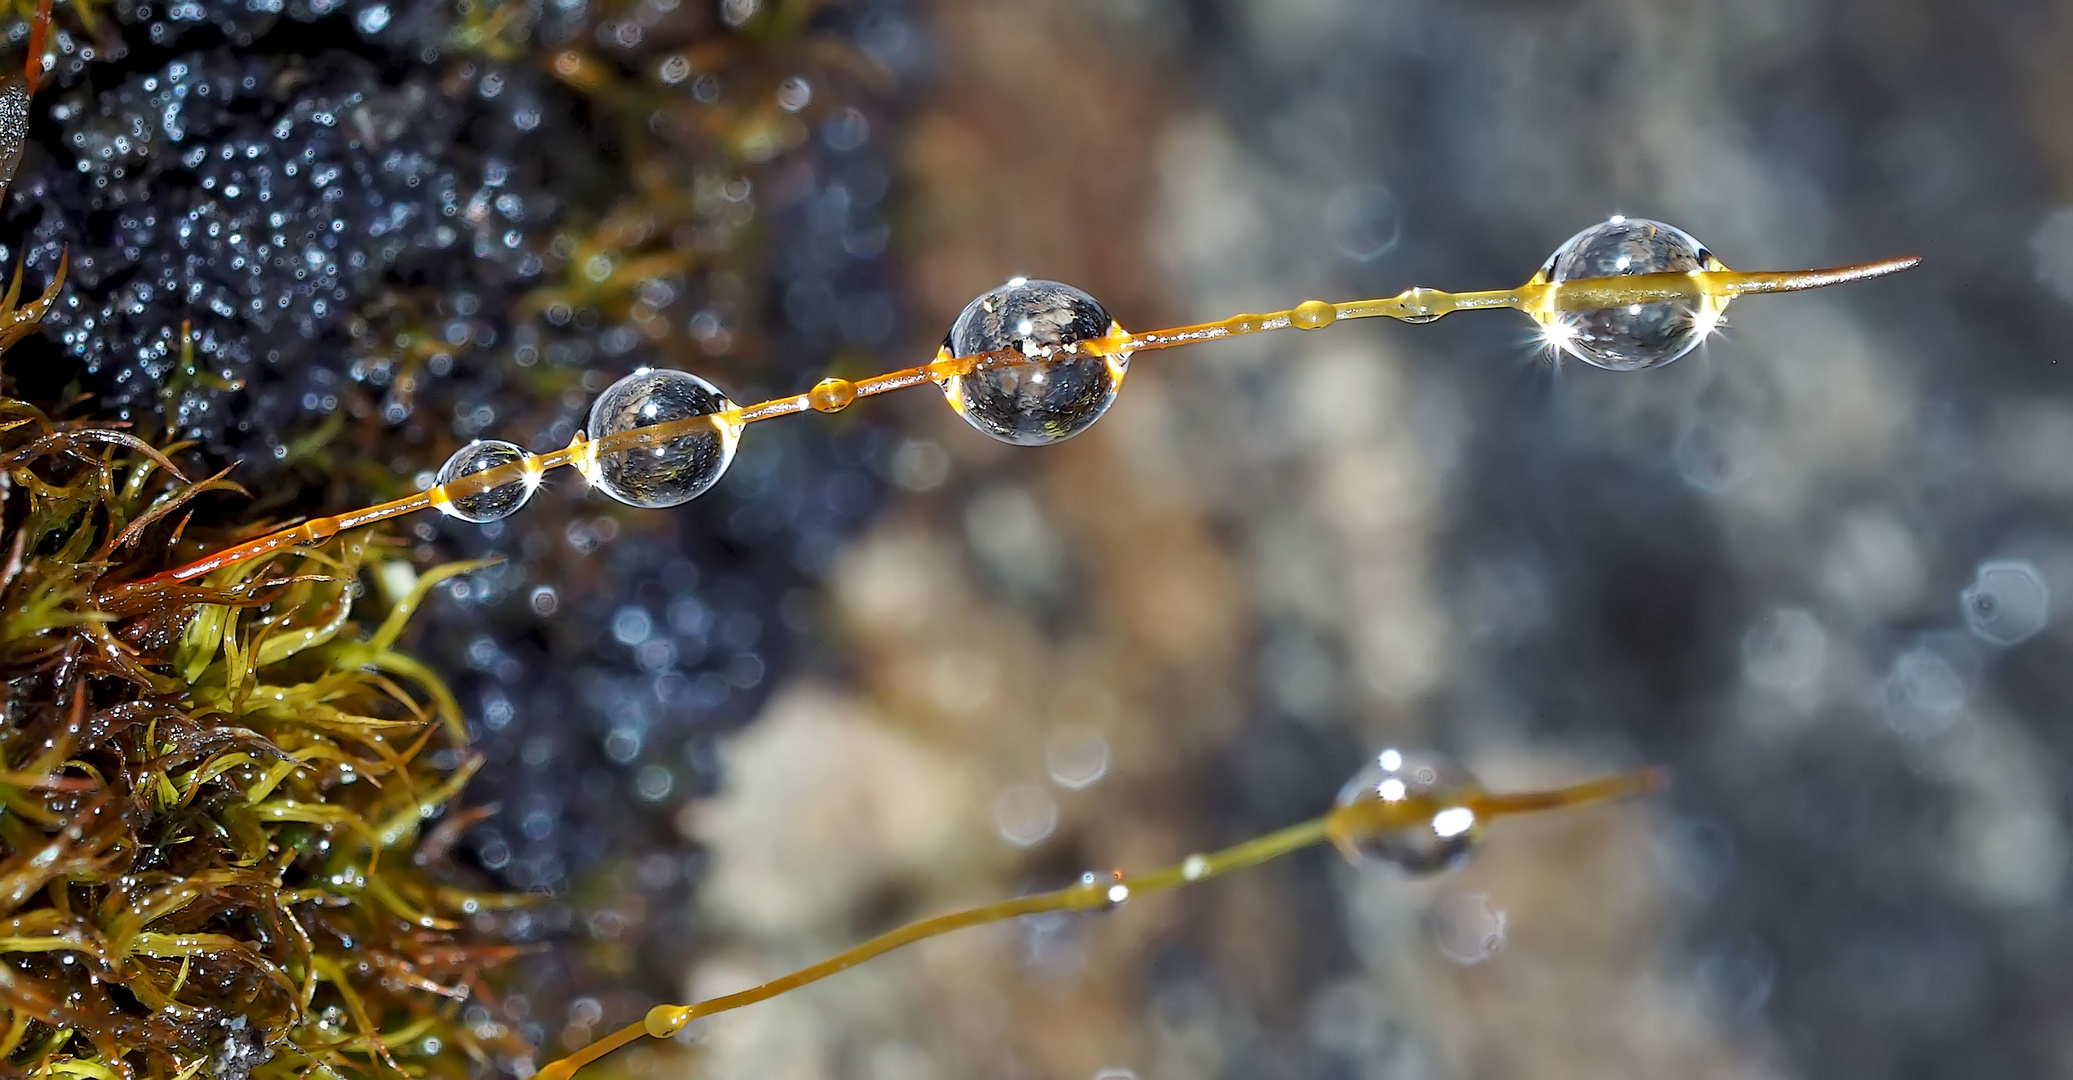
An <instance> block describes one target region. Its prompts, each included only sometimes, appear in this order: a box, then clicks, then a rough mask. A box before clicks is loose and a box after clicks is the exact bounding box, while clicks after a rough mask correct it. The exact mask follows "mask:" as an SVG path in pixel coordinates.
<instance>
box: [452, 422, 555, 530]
mask: <svg viewBox="0 0 2073 1080" xmlns="http://www.w3.org/2000/svg"><path fill="white" fill-rule="evenodd" d="M525 458H526V453H525V449H524V448H523V447H520V446H517V445H515V444H513V443H507V442H503V441H501V440H497V439H477V440H475V441H474V442H471V443H469V444H468V445H466V446H463V447H461V448H460V449H459V450H456V451H454V455H453V456H452V457H450V458H447V459H446V464H444V465H441V466H440V467H439V475H438V476H437V477H436V478H435V479H436V482H437V483H438V484H439V486H440V487H441V488H446V487H449V486H452V485H455V484H456V483H457V482H458V481H460V480H462V479H463V478H464V477H469V476H473V475H475V474H476V473H480V472H486V471H488V470H490V469H495V468H498V467H501V466H511V467H512V469H511V474H512V475H511V479H509V480H506V481H504V482H503V483H499V484H497V485H496V486H494V487H491V488H487V489H485V490H482V491H476V492H472V493H468V494H458V493H456V494H450V495H448V497H447V498H446V499H445V500H444V501H442V502H441V503H439V509H440V510H441V511H443V512H445V513H447V514H451V515H453V516H454V517H457V518H460V519H461V520H462V521H473V522H485V521H498V520H501V519H503V518H507V517H510V516H511V515H512V514H515V513H517V512H518V510H519V508H520V507H522V506H524V505H525V504H526V500H527V499H530V498H532V497H533V492H534V491H535V490H537V489H538V488H539V486H540V474H539V473H538V472H537V471H534V470H530V469H525V468H523V466H522V465H521V464H520V463H522V462H523V461H525Z"/></svg>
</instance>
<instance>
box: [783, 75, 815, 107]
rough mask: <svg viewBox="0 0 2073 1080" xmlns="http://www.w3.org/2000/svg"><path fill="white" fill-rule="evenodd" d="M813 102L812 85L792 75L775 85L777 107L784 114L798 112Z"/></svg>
mask: <svg viewBox="0 0 2073 1080" xmlns="http://www.w3.org/2000/svg"><path fill="white" fill-rule="evenodd" d="M812 101H813V84H812V83H810V82H807V81H806V80H805V79H802V78H800V77H798V76H797V75H794V76H792V77H790V78H788V79H786V80H785V81H783V82H781V83H778V84H777V105H778V108H781V109H783V110H784V111H786V112H798V111H799V110H801V109H803V108H805V107H806V106H807V105H808V104H809V103H811V102H812Z"/></svg>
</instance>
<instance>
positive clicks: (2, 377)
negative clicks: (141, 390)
mask: <svg viewBox="0 0 2073 1080" xmlns="http://www.w3.org/2000/svg"><path fill="white" fill-rule="evenodd" d="M56 292H57V286H56V285H53V286H52V289H51V291H50V292H48V293H46V294H45V295H44V296H43V297H41V298H39V299H37V300H34V301H30V302H26V303H24V302H22V297H21V296H20V295H19V282H18V280H17V287H16V289H15V290H12V291H10V292H9V293H8V294H7V295H6V297H5V299H4V302H0V710H4V712H0V716H4V721H0V1063H4V1064H0V1073H7V1074H17V1075H18V1074H23V1073H37V1074H41V1073H43V1072H44V1071H45V1070H48V1071H49V1073H50V1074H52V1075H69V1076H85V1077H120V1076H142V1077H179V1078H182V1080H185V1078H188V1077H194V1076H209V1075H213V1076H216V1077H222V1078H234V1080H244V1078H246V1077H273V1076H279V1077H287V1076H300V1075H305V1074H307V1073H309V1072H311V1071H312V1070H313V1069H315V1070H316V1071H317V1073H318V1075H323V1071H322V1070H323V1069H327V1068H328V1069H329V1070H331V1071H332V1072H333V1073H335V1074H340V1075H347V1076H351V1075H372V1074H377V1073H378V1074H382V1075H393V1074H394V1073H395V1072H396V1071H397V1070H399V1069H400V1070H403V1071H406V1072H408V1073H410V1074H414V1075H424V1076H463V1075H467V1074H469V1073H470V1071H471V1070H474V1069H477V1068H479V1066H480V1065H481V1064H482V1063H494V1062H496V1061H498V1060H503V1061H506V1062H509V1061H513V1060H516V1059H517V1058H519V1057H521V1056H523V1054H524V1053H525V1048H524V1047H523V1046H522V1045H520V1044H519V1043H518V1041H517V1040H516V1039H515V1037H514V1036H513V1035H512V1034H511V1033H509V1032H508V1031H507V1030H505V1029H504V1028H502V1027H500V1026H498V1025H497V1024H495V1023H493V1022H491V1020H490V1019H489V1016H490V1012H489V1011H488V1010H487V1009H484V1008H481V1007H480V1005H479V1004H478V1003H479V1002H480V1001H481V1000H482V999H484V998H486V997H487V996H488V989H487V987H486V986H485V985H484V983H483V981H482V972H483V969H484V967H485V966H486V965H488V964H490V963H493V962H495V961H497V960H499V959H502V958H504V957H505V956H507V955H508V954H509V953H510V952H511V951H512V950H511V949H509V948H508V947H503V946H498V945H495V944H492V943H487V942H485V941H484V940H483V935H482V934H480V933H471V932H470V930H471V928H473V927H476V926H492V925H493V923H494V914H493V912H494V911H495V910H496V909H498V908H501V907H507V906H509V904H510V903H511V901H510V900H509V898H504V897H498V896H493V895H482V894H477V893H472V892H469V891H466V890H465V889H464V888H462V887H459V886H457V885H456V884H454V879H455V874H454V873H453V872H452V870H451V868H450V867H449V866H448V865H447V863H446V861H445V858H444V854H445V852H446V850H447V848H448V846H449V845H450V844H451V843H452V842H453V840H454V839H455V838H456V836H457V835H458V833H459V831H460V829H461V828H463V827H464V826H465V825H466V823H467V822H466V820H465V816H464V815H460V814H458V813H455V814H445V813H444V811H445V809H446V808H447V806H448V805H449V803H450V802H451V801H452V800H453V799H454V797H455V796H456V794H457V793H458V792H459V790H460V788H461V786H462V784H463V783H465V781H466V780H467V778H468V776H469V775H470V774H471V773H472V772H473V771H474V769H475V767H476V765H477V763H478V759H477V758H475V757H474V756H473V755H472V754H471V753H470V752H469V750H468V749H467V747H466V745H465V736H464V733H463V728H462V725H461V721H460V717H459V714H458V710H457V709H456V707H455V705H454V702H453V699H452V697H451V695H449V694H448V693H447V691H446V690H445V688H444V687H442V686H441V685H440V683H439V681H438V679H437V678H436V677H434V676H433V675H432V674H431V673H430V672H429V671H427V670H426V669H425V668H424V667H422V666H421V665H420V664H418V663H417V662H416V661H414V660H412V659H411V658H410V657H408V656H406V655H404V654H402V653H400V652H398V651H397V650H396V642H397V639H398V637H399V635H401V633H402V631H403V629H404V624H405V622H406V620H407V619H408V618H409V616H410V614H411V612H412V610H413V609H414V608H415V606H416V605H417V604H418V602H419V601H420V600H422V599H423V598H424V596H425V595H426V594H427V592H428V590H430V589H431V588H432V587H434V586H435V585H436V584H437V583H438V582H439V581H440V580H442V579H443V578H445V577H448V576H451V575H452V574H454V573H458V572H461V571H463V570H466V569H468V568H469V565H468V564H454V565H449V566H445V567H442V568H440V569H439V570H437V571H434V572H431V573H427V574H424V575H422V576H420V575H419V574H417V573H416V572H415V571H414V570H412V569H411V568H410V565H409V564H408V563H407V562H405V561H403V560H401V559H397V558H392V557H391V553H390V551H389V549H387V548H386V547H384V546H382V545H381V544H379V543H376V542H373V541H370V540H369V539H368V538H366V537H365V536H351V537H345V538H341V539H340V540H338V541H335V542H333V543H330V544H328V545H325V546H323V547H320V548H314V549H297V550H293V551H288V552H283V553H281V554H280V555H279V556H276V557H273V558H270V559H264V560H257V561H254V562H251V563H246V564H240V565H237V566H234V567H227V568H225V569H224V570H222V571H219V572H218V573H216V574H214V575H211V576H210V577H209V578H207V579H206V580H204V581H202V582H200V583H199V584H192V585H167V586H164V587H155V586H143V587H138V586H132V587H129V588H125V589H116V588H113V587H112V586H113V585H115V584H116V583H122V582H132V581H136V580H138V579H140V578H142V577H144V576H146V575H147V574H148V573H149V572H150V571H151V570H155V569H159V568H160V567H161V565H162V563H163V553H164V551H165V550H166V549H167V548H169V547H170V546H172V538H173V537H174V536H175V535H177V534H179V533H180V532H181V531H182V530H183V529H185V528H186V526H187V524H188V521H189V520H190V518H191V517H193V516H195V515H196V508H197V506H200V505H203V504H207V503H209V502H210V501H211V500H217V501H222V500H224V499H225V496H223V495H221V494H212V493H216V492H221V491H223V490H225V489H229V488H232V487H234V485H232V484H231V483H230V482H229V481H227V480H226V479H225V478H223V477H222V476H220V475H219V476H217V477H212V478H208V479H204V480H200V481H190V480H188V479H187V478H186V477H185V476H183V475H181V473H180V472H179V470H178V469H177V467H176V465H175V463H174V461H173V460H172V459H171V458H170V457H168V456H167V453H166V452H162V451H160V450H158V449H155V448H153V447H152V446H151V445H149V444H148V443H147V442H145V441H144V440H142V439H140V438H138V437H137V436H136V435H134V434H132V433H130V432H128V431H126V430H123V429H122V428H120V427H112V426H105V425H98V424H96V423H94V422H92V421H89V420H72V419H64V418H62V417H60V416H54V415H52V414H50V413H47V412H45V411H44V410H42V409H39V408H37V407H36V406H34V405H32V404H30V403H28V402H25V401H22V400H19V399H18V398H16V397H14V396H12V395H13V384H12V382H11V380H10V379H9V378H8V373H7V371H6V367H5V358H4V349H5V347H6V346H8V345H11V344H13V343H14V341H16V340H18V339H19V338H20V337H21V336H22V335H24V334H26V333H27V332H28V331H29V330H31V329H33V327H34V325H35V323H36V321H37V319H38V318H39V317H40V315H41V314H42V311H43V310H44V309H45V308H47V306H48V305H49V303H50V301H51V299H52V297H54V296H55V295H56ZM173 449H174V450H175V451H176V452H177V448H173ZM370 584H371V585H373V586H374V589H373V590H371V591H373V592H375V593H378V594H384V595H385V598H386V600H387V603H386V604H384V605H381V607H382V608H383V610H382V611H381V619H380V621H379V623H378V625H374V626H373V627H371V629H370V628H367V627H365V626H363V625H362V624H361V623H360V622H358V621H357V620H356V618H355V616H356V615H360V614H364V613H365V611H366V610H367V609H368V607H369V606H370V605H369V603H368V595H367V594H368V593H369V592H370V590H369V589H368V588H366V586H367V585H370Z"/></svg>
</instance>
